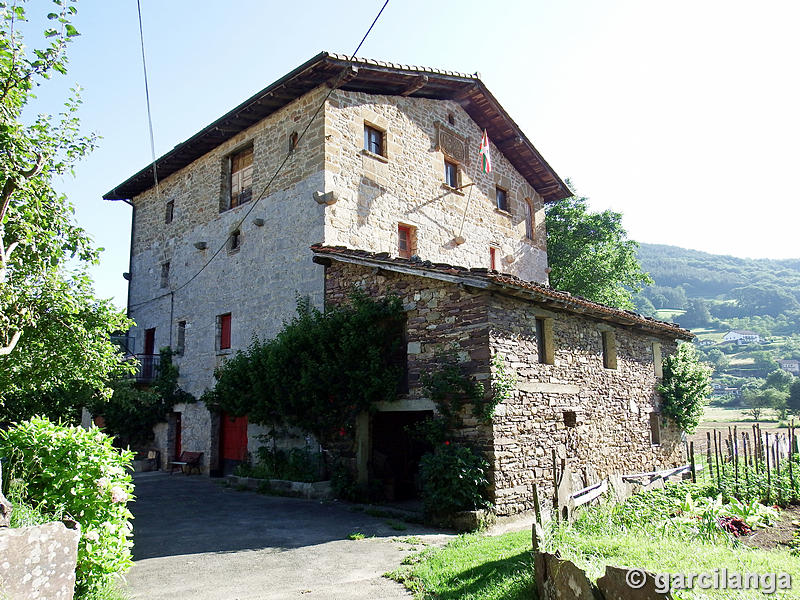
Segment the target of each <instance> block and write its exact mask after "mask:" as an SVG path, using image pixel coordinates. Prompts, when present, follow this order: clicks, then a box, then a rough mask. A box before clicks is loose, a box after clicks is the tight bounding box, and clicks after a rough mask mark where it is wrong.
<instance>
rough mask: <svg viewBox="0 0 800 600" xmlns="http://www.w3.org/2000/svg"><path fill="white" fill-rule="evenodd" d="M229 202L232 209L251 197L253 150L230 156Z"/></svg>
mask: <svg viewBox="0 0 800 600" xmlns="http://www.w3.org/2000/svg"><path fill="white" fill-rule="evenodd" d="M230 187H231V201H230V207H231V208H234V207H236V206H239V205H240V204H244V203H245V202H247V201H249V200H250V199H251V198H252V197H253V148H252V146H251V147H250V148H245V149H244V150H242V151H241V152H237V153H236V154H234V155H232V156H231V184H230Z"/></svg>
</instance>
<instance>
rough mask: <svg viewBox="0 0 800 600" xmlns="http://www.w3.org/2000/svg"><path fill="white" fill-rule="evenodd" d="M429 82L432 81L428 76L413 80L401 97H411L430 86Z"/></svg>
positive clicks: (420, 76)
mask: <svg viewBox="0 0 800 600" xmlns="http://www.w3.org/2000/svg"><path fill="white" fill-rule="evenodd" d="M428 81H430V77H428V76H427V75H419V76H417V77H415V78H414V79H412V80H411V83H409V84H408V87H406V89H404V90H403V91H402V92H400V95H401V96H410V95H411V94H413V93H414V92H416V91H418V90H421V89H422V88H424V87H425V86H426V85H427V84H428Z"/></svg>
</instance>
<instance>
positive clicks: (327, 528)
mask: <svg viewBox="0 0 800 600" xmlns="http://www.w3.org/2000/svg"><path fill="white" fill-rule="evenodd" d="M135 483H136V495H137V498H138V499H137V500H136V502H134V503H133V505H132V509H133V513H134V516H135V517H136V518H135V520H134V542H135V546H134V550H133V555H134V561H135V564H134V566H133V568H132V569H131V571H130V572H129V573H128V575H127V582H128V587H127V592H128V594H129V596H130V598H131V600H138V599H141V600H251V599H252V600H256V599H258V600H262V599H278V598H280V599H287V598H303V599H306V600H312V599H314V598H317V599H326V600H339V599H341V600H360V599H364V600H382V599H395V598H406V599H407V598H410V597H411V595H410V594H408V593H407V592H406V591H405V590H404V589H403V587H402V586H401V585H399V584H397V583H395V582H393V581H390V580H389V579H386V578H384V577H382V575H383V573H385V572H387V571H391V570H393V569H395V568H397V566H399V565H400V562H401V561H402V560H403V558H404V557H405V556H407V555H408V554H409V553H410V552H413V551H415V550H421V549H423V547H424V546H422V545H420V544H418V543H414V542H415V540H410V541H409V540H408V538H409V537H410V536H416V537H418V538H420V539H421V540H422V541H424V542H425V543H426V544H429V545H441V544H444V543H446V542H447V540H449V539H450V538H451V537H452V536H450V535H447V534H442V533H438V532H436V531H434V530H431V529H426V528H424V527H421V526H416V525H411V524H407V527H408V529H407V530H405V531H396V530H394V529H392V527H390V526H389V525H388V524H387V523H386V519H379V518H374V517H371V516H369V515H366V514H364V513H361V512H354V511H352V510H350V509H349V506H348V505H346V504H344V505H343V504H340V503H336V502H327V503H322V502H319V501H313V500H298V499H295V498H280V497H274V496H263V495H260V494H257V493H255V492H240V491H237V490H234V489H232V488H225V487H223V486H221V485H220V484H219V483H216V482H215V481H214V480H210V479H208V478H205V477H200V476H184V475H180V474H175V475H173V476H170V475H167V474H163V473H142V474H139V475H137V476H136V479H135ZM353 532H360V533H363V534H365V535H366V536H368V537H367V538H366V539H363V540H348V539H347V536H348V535H349V534H350V533H353ZM369 536H371V537H369Z"/></svg>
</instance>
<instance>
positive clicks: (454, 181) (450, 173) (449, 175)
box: [444, 160, 458, 188]
mask: <svg viewBox="0 0 800 600" xmlns="http://www.w3.org/2000/svg"><path fill="white" fill-rule="evenodd" d="M444 182H445V183H446V184H447V185H449V186H450V187H451V188H457V187H458V165H457V164H456V163H454V162H450V161H449V160H446V161H444Z"/></svg>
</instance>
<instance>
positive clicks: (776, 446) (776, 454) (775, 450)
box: [772, 433, 783, 504]
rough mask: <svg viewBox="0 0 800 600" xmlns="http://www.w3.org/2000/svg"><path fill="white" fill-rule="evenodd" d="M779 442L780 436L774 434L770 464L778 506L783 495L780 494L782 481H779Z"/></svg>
mask: <svg viewBox="0 0 800 600" xmlns="http://www.w3.org/2000/svg"><path fill="white" fill-rule="evenodd" d="M780 441H781V438H780V434H779V433H776V434H775V442H774V443H773V444H772V456H773V462H772V464H774V465H775V481H776V483H777V484H778V494H777V495H778V504H780V503H781V497H782V496H783V493H782V490H781V483H782V482H783V480H782V479H781V444H780Z"/></svg>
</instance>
